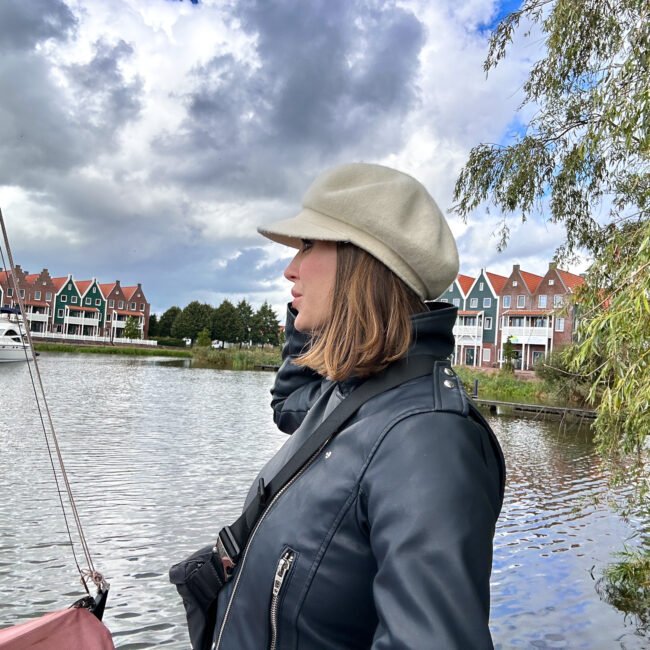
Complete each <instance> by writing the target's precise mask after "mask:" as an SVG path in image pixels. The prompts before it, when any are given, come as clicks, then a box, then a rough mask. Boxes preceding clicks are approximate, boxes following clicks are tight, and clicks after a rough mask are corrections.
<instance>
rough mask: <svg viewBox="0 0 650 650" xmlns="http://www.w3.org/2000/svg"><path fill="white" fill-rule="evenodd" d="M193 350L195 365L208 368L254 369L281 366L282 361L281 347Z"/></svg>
mask: <svg viewBox="0 0 650 650" xmlns="http://www.w3.org/2000/svg"><path fill="white" fill-rule="evenodd" d="M193 352H194V365H197V366H202V367H206V368H218V369H229V370H254V369H255V368H256V367H259V366H279V365H280V364H281V363H282V358H281V356H282V355H281V350H280V348H272V349H269V348H266V349H260V348H247V349H242V350H240V349H237V348H227V349H224V350H212V349H209V348H194V350H193Z"/></svg>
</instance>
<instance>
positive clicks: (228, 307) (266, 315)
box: [149, 300, 281, 345]
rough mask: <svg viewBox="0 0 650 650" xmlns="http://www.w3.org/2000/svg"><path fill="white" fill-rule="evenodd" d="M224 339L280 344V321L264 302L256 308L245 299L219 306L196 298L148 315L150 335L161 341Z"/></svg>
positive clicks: (240, 342)
mask: <svg viewBox="0 0 650 650" xmlns="http://www.w3.org/2000/svg"><path fill="white" fill-rule="evenodd" d="M199 336H200V338H201V341H199V343H202V344H205V342H206V340H207V341H208V344H209V341H221V342H222V344H223V343H230V344H237V343H238V344H240V345H243V344H248V343H252V344H253V345H279V344H280V342H281V341H280V338H281V332H280V321H279V320H278V317H277V315H276V314H275V312H274V311H273V309H271V306H270V305H269V304H268V303H267V302H264V304H262V306H261V307H260V308H259V309H258V310H257V311H254V310H253V307H252V306H251V305H250V303H249V302H247V301H246V300H242V301H241V302H239V303H238V304H237V305H236V306H235V305H233V304H232V303H231V302H230V301H229V300H224V301H223V302H222V303H221V304H220V305H219V306H218V307H213V306H212V305H208V304H207V303H200V302H198V301H197V300H195V301H193V302H191V303H190V304H189V305H187V307H185V309H181V308H180V307H176V306H174V307H170V308H169V309H168V310H167V311H166V312H165V313H164V314H163V315H162V316H161V317H160V319H158V317H157V316H156V315H155V314H152V315H151V318H150V319H149V338H153V339H158V340H159V342H160V343H161V344H164V343H165V340H170V339H192V343H195V342H196V341H197V339H199Z"/></svg>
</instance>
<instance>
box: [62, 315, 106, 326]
mask: <svg viewBox="0 0 650 650" xmlns="http://www.w3.org/2000/svg"><path fill="white" fill-rule="evenodd" d="M64 322H65V324H66V325H87V326H88V327H97V326H98V325H99V318H93V317H92V316H66V317H65V321H64Z"/></svg>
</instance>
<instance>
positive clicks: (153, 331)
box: [147, 314, 158, 339]
mask: <svg viewBox="0 0 650 650" xmlns="http://www.w3.org/2000/svg"><path fill="white" fill-rule="evenodd" d="M157 334H158V316H156V314H151V316H149V329H148V331H147V338H149V339H150V338H152V337H154V336H156V335H157Z"/></svg>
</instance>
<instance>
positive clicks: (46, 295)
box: [45, 291, 52, 302]
mask: <svg viewBox="0 0 650 650" xmlns="http://www.w3.org/2000/svg"><path fill="white" fill-rule="evenodd" d="M45 300H46V301H47V302H50V300H52V292H51V291H46V292H45Z"/></svg>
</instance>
